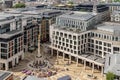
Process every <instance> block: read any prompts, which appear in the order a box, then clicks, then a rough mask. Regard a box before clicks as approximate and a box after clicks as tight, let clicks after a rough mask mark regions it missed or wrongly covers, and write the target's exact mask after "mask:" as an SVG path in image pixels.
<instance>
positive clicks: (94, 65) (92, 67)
mask: <svg viewBox="0 0 120 80" xmlns="http://www.w3.org/2000/svg"><path fill="white" fill-rule="evenodd" d="M94 66H95V65H94V63H93V64H92V74H93V73H94Z"/></svg>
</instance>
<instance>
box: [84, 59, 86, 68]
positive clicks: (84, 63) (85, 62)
mask: <svg viewBox="0 0 120 80" xmlns="http://www.w3.org/2000/svg"><path fill="white" fill-rule="evenodd" d="M85 67H86V61H85V60H84V70H85Z"/></svg>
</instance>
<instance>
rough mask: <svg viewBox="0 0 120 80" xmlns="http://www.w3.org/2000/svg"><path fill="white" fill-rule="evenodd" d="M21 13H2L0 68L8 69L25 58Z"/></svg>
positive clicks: (0, 17) (0, 15)
mask: <svg viewBox="0 0 120 80" xmlns="http://www.w3.org/2000/svg"><path fill="white" fill-rule="evenodd" d="M20 17H21V15H14V16H13V15H11V14H5V13H1V14H0V68H1V69H3V70H8V69H9V68H12V67H14V66H15V65H17V64H18V63H19V62H20V60H22V59H23V58H24V51H23V44H24V42H23V39H24V36H23V31H22V30H21V27H22V23H21V21H20Z"/></svg>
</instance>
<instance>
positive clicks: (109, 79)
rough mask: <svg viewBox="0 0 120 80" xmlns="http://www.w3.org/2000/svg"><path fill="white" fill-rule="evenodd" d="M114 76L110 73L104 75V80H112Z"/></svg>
mask: <svg viewBox="0 0 120 80" xmlns="http://www.w3.org/2000/svg"><path fill="white" fill-rule="evenodd" d="M114 78H115V75H114V74H113V73H112V72H108V73H107V74H106V80H114Z"/></svg>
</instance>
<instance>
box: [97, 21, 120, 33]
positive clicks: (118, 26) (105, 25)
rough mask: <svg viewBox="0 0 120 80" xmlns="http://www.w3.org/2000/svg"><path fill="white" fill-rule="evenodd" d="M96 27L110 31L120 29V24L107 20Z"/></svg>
mask: <svg viewBox="0 0 120 80" xmlns="http://www.w3.org/2000/svg"><path fill="white" fill-rule="evenodd" d="M96 27H97V29H98V30H103V31H109V32H115V31H120V24H118V23H112V22H106V23H103V24H100V25H97V26H96Z"/></svg>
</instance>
